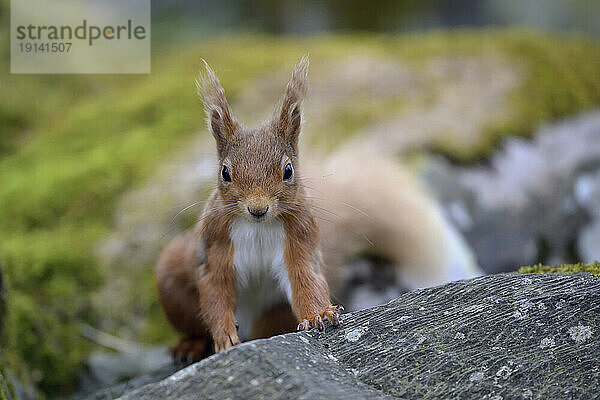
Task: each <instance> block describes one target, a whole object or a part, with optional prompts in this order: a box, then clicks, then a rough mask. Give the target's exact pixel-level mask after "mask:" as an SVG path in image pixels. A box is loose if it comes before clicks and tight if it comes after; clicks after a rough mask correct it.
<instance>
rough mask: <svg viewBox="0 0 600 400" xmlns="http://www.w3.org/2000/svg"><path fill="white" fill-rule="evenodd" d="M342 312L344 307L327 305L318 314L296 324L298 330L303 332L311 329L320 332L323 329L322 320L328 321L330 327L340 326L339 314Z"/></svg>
mask: <svg viewBox="0 0 600 400" xmlns="http://www.w3.org/2000/svg"><path fill="white" fill-rule="evenodd" d="M342 311H344V307H342V306H339V305H336V306H334V305H329V306H327V307H326V308H325V310H323V311H322V312H321V313H320V314H315V315H313V316H312V317H311V318H310V319H304V320H302V322H300V323H299V324H298V330H299V331H304V330H308V329H312V328H317V329H318V330H320V331H322V330H323V329H325V324H324V323H323V320H328V321H329V322H330V323H331V325H333V326H338V325H339V324H340V314H341V313H342Z"/></svg>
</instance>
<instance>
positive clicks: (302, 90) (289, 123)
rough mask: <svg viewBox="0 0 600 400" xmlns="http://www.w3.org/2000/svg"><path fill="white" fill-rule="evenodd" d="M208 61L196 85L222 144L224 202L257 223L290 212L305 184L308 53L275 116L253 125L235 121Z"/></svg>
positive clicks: (219, 150) (220, 176) (220, 188)
mask: <svg viewBox="0 0 600 400" xmlns="http://www.w3.org/2000/svg"><path fill="white" fill-rule="evenodd" d="M204 64H205V73H203V74H201V76H200V79H198V80H197V81H196V84H197V87H198V93H199V95H200V97H201V98H202V100H203V102H204V108H205V111H206V115H207V121H208V128H209V129H210V131H211V132H212V134H213V136H214V138H215V140H216V144H217V153H218V156H219V169H218V177H217V182H218V186H217V190H218V191H219V194H220V196H221V199H222V200H223V201H224V202H225V203H226V204H227V205H226V206H225V207H228V212H230V213H232V214H235V215H241V216H244V217H245V218H246V219H248V220H249V221H253V222H262V221H268V220H271V219H273V218H277V217H278V216H279V215H281V214H282V213H286V212H291V211H292V210H294V208H295V204H296V201H297V195H298V191H299V189H300V186H301V180H300V177H299V176H298V175H297V158H298V137H299V135H300V125H301V121H302V117H301V114H302V112H301V105H302V100H303V99H304V96H305V94H306V88H307V83H306V80H307V73H308V58H307V57H303V58H302V60H301V61H300V62H299V63H298V64H297V65H296V67H295V68H294V72H293V73H292V78H291V79H290V81H289V82H288V84H287V87H286V90H285V94H284V97H283V100H282V102H281V105H280V106H279V107H278V108H277V109H276V111H275V113H274V115H273V117H272V118H271V120H269V121H267V122H266V123H264V124H262V125H261V126H259V127H257V128H253V129H246V128H244V127H243V126H242V125H241V124H240V123H238V122H237V121H236V119H235V117H234V116H233V114H232V113H231V109H230V107H229V104H228V103H227V99H226V98H225V91H224V90H223V88H222V87H221V84H220V83H219V80H218V78H217V76H216V75H215V73H214V72H213V70H212V69H211V68H210V67H209V66H208V64H207V63H206V62H204Z"/></svg>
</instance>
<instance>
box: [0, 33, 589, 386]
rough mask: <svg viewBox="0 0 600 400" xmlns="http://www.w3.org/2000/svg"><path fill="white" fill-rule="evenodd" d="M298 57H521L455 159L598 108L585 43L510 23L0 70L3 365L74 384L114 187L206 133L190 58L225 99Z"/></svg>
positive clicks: (153, 305)
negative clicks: (130, 65)
mask: <svg viewBox="0 0 600 400" xmlns="http://www.w3.org/2000/svg"><path fill="white" fill-rule="evenodd" d="M6 26H7V25H6ZM0 46H2V45H1V44H0ZM307 52H310V54H311V57H312V59H313V61H314V62H319V61H328V60H339V59H342V58H345V57H348V56H351V55H353V54H357V55H364V54H368V55H373V56H384V57H388V58H389V57H392V58H396V59H397V60H399V61H404V62H408V63H410V64H413V65H415V66H419V65H420V63H422V62H423V60H426V59H427V58H428V57H431V56H436V55H443V54H465V55H478V54H487V52H492V53H501V54H503V55H504V56H505V57H508V58H509V59H510V60H512V61H515V62H517V63H518V64H519V65H522V66H523V69H524V77H525V80H524V81H523V84H522V85H521V86H519V88H517V89H516V90H515V92H514V93H513V94H512V99H511V104H512V106H511V111H510V113H509V115H507V116H504V117H503V119H502V120H499V121H495V122H494V123H492V124H490V126H489V127H487V128H486V131H485V133H484V135H483V136H482V139H481V141H480V142H478V143H476V145H475V146H472V145H471V144H469V145H467V144H465V143H460V142H448V143H444V144H443V145H441V146H439V149H440V151H442V152H444V153H446V154H452V155H453V157H455V158H458V159H461V160H471V159H476V158H478V157H481V156H483V155H486V154H489V152H490V151H491V149H493V148H494V146H495V145H496V143H497V140H498V138H499V137H501V136H503V135H507V134H519V135H528V134H530V133H531V132H532V131H533V130H534V129H535V128H536V127H537V126H539V124H540V123H542V122H544V121H550V120H553V119H555V118H558V117H561V116H564V115H568V114H571V113H575V112H578V111H580V110H584V109H587V108H589V107H592V106H594V105H597V104H600V76H599V75H600V74H598V70H597V66H598V65H599V62H600V51H599V46H598V44H597V43H594V42H592V41H589V40H587V39H584V38H579V37H568V38H559V37H548V36H542V35H536V34H531V33H526V32H514V31H510V32H487V31H475V32H453V33H444V32H436V33H431V34H426V35H411V36H401V37H392V36H378V35H368V36H365V35H340V36H316V37H307V38H295V37H284V38H274V37H270V36H254V35H239V36H228V37H222V38H216V39H214V38H211V39H207V40H205V41H202V42H200V43H198V44H196V45H194V46H191V47H186V48H183V49H180V48H175V49H163V48H155V49H154V54H153V65H152V71H153V73H152V74H150V75H140V76H132V75H123V76H121V75H104V76H85V75H65V76H52V77H47V76H32V75H26V76H25V75H8V74H7V73H6V74H4V73H5V72H6V70H2V72H3V79H2V80H0V87H1V90H2V92H3V93H10V94H11V95H10V96H2V97H1V98H0V129H2V131H1V132H0V182H2V184H1V185H0V204H2V207H0V264H1V265H2V268H3V270H4V272H5V274H6V279H7V284H8V288H9V291H10V292H9V302H8V305H7V318H6V321H7V327H6V334H7V338H6V340H7V343H8V345H7V346H6V349H7V352H8V353H10V354H7V358H8V359H10V360H13V361H11V365H14V366H15V368H20V366H21V365H24V366H25V367H26V368H24V369H27V370H28V371H29V372H31V375H32V376H34V377H35V378H36V379H39V382H38V383H39V387H40V388H41V389H42V390H43V391H44V392H45V393H47V394H48V395H51V396H52V395H57V394H62V393H65V392H68V391H69V390H70V389H71V388H73V387H74V384H75V382H76V379H77V375H78V373H79V372H80V371H81V366H82V364H83V362H84V360H85V358H86V356H87V354H88V352H89V348H90V347H89V344H88V343H87V342H86V341H85V339H83V338H82V337H81V335H80V333H79V323H80V322H85V323H90V324H94V322H95V321H97V319H98V315H96V311H95V310H94V309H92V307H91V300H90V297H91V296H90V294H91V293H92V292H93V291H94V290H96V289H97V288H99V287H101V286H102V285H103V283H104V282H106V280H108V279H118V278H119V277H115V276H106V273H105V271H103V270H102V268H101V266H100V265H99V264H98V261H97V258H96V257H95V246H96V244H97V243H98V242H99V241H100V240H101V239H102V238H104V237H105V236H106V235H107V234H108V232H109V230H110V227H111V223H112V218H113V212H114V209H115V205H116V203H117V201H118V199H119V198H120V196H121V195H122V194H123V192H124V191H126V190H128V189H129V188H131V187H132V186H135V185H137V184H139V183H141V182H143V181H144V179H146V178H148V177H149V176H151V175H152V173H153V172H155V171H156V169H157V168H160V165H161V162H162V161H163V160H166V159H168V158H169V157H170V156H171V155H173V154H175V153H177V152H178V151H180V150H182V149H183V148H185V146H186V145H187V144H188V143H189V140H190V139H191V138H192V137H193V135H196V134H197V132H198V131H200V130H203V129H204V128H203V126H204V116H203V112H202V110H201V104H200V102H199V100H198V99H197V98H196V95H195V89H194V86H193V78H194V77H195V76H196V73H197V70H198V68H199V66H200V58H201V57H203V58H205V59H207V60H209V61H210V63H211V65H212V66H213V67H214V68H215V69H216V70H217V72H218V73H219V76H220V78H221V81H222V83H223V86H224V87H225V88H226V89H227V95H228V97H229V99H230V100H231V101H232V102H233V103H235V102H236V100H237V99H238V98H239V93H240V92H241V91H243V90H244V89H245V88H246V87H247V86H248V85H249V84H250V83H251V82H252V81H253V79H255V78H256V77H257V76H259V75H261V76H264V74H268V73H271V72H277V71H280V70H281V69H282V68H284V67H286V68H289V67H290V66H291V65H293V64H294V62H296V61H297V60H298V58H299V57H300V56H301V55H302V54H305V53H307ZM0 53H1V54H2V57H3V58H4V60H3V61H5V62H3V63H0V68H7V65H9V63H8V62H7V60H8V58H7V57H8V56H7V47H0ZM404 100H405V99H403V98H397V99H391V100H385V101H377V100H372V101H369V100H366V99H354V101H349V102H347V103H345V105H344V107H345V108H340V109H339V110H334V112H332V113H331V120H330V121H328V124H327V125H328V127H327V132H325V131H322V132H315V135H314V143H315V144H317V145H319V146H321V145H322V146H324V147H327V148H332V147H335V146H337V145H339V144H340V143H342V142H343V141H344V140H346V139H347V138H349V137H351V136H353V135H356V134H358V133H360V132H361V130H362V129H363V128H364V127H365V126H367V125H369V124H371V123H374V122H377V121H379V120H381V119H382V118H383V117H384V116H385V115H386V113H387V114H389V113H396V114H398V113H399V112H402V111H403V107H404V105H405V102H404ZM265 107H270V105H268V106H265ZM492 111H493V110H492ZM492 111H491V112H492ZM139 282H140V288H139V291H138V290H136V291H135V293H136V295H137V294H139V293H141V295H140V296H139V298H140V304H142V305H143V307H142V309H141V311H140V313H141V314H143V315H145V316H146V323H145V324H144V326H143V327H142V333H141V337H142V338H144V339H147V340H151V341H161V340H165V338H167V337H169V335H171V334H172V331H171V330H170V328H168V324H167V323H166V322H165V320H164V316H163V315H162V312H161V310H160V307H159V305H158V302H157V298H156V293H155V288H154V285H153V280H152V268H151V266H150V265H148V266H147V268H146V269H144V272H143V273H142V276H140V279H139ZM124 295H125V296H126V295H128V294H127V293H126V294H124Z"/></svg>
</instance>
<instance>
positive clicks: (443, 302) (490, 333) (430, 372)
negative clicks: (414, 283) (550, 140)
mask: <svg viewBox="0 0 600 400" xmlns="http://www.w3.org/2000/svg"><path fill="white" fill-rule="evenodd" d="M599 308H600V278H598V277H593V276H591V275H587V274H577V275H538V274H525V275H518V274H503V275H494V276H486V277H481V278H476V279H473V280H470V281H460V282H454V283H450V284H447V285H444V286H440V287H437V288H430V289H423V290H418V291H415V292H411V293H407V294H404V295H402V296H401V297H399V298H398V299H396V300H393V301H391V302H390V303H388V304H386V305H383V306H378V307H374V308H371V309H366V310H362V311H358V312H355V313H352V314H346V315H344V316H343V318H342V324H341V326H340V327H339V328H338V329H335V328H331V327H328V328H327V329H326V331H325V332H312V331H311V332H302V333H294V334H288V335H283V336H278V337H274V338H271V339H266V340H258V341H254V342H249V343H245V344H243V345H241V346H237V347H234V348H232V349H230V350H228V351H225V352H223V353H220V354H217V355H215V356H213V357H210V358H208V359H205V360H203V361H201V362H200V363H197V364H194V365H191V366H189V367H187V368H185V369H183V370H181V371H179V372H177V373H175V374H174V375H172V376H170V377H168V378H167V379H164V380H162V381H160V382H156V383H152V384H148V385H145V386H143V387H141V388H139V389H137V390H135V391H133V392H130V393H129V394H127V395H125V396H124V397H122V398H123V399H164V398H173V399H175V398H177V399H319V398H327V399H345V400H347V399H374V398H378V399H379V398H381V399H387V398H406V399H422V398H424V399H428V398H429V399H433V398H464V399H470V398H478V399H549V398H552V399H561V398H565V399H567V398H568V399H584V398H590V396H593V395H596V394H597V393H600V363H599V361H600V340H599V336H598V335H599V333H600V309H599Z"/></svg>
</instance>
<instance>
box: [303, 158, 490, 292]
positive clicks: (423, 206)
mask: <svg viewBox="0 0 600 400" xmlns="http://www.w3.org/2000/svg"><path fill="white" fill-rule="evenodd" d="M307 166H308V169H307V170H306V171H305V176H306V177H307V178H306V186H307V188H308V192H309V196H310V197H311V198H312V200H313V203H314V205H315V214H316V215H317V217H318V218H319V221H320V227H321V237H322V245H323V255H324V259H325V265H326V266H327V271H326V272H327V275H328V279H329V282H330V285H331V286H332V288H333V290H334V293H335V291H336V289H339V286H340V285H343V284H344V282H345V279H346V278H348V274H349V272H348V271H345V270H344V268H342V265H343V264H344V262H346V261H348V260H349V259H351V258H353V257H356V256H359V255H361V254H365V253H366V254H374V255H377V256H379V257H383V258H385V259H387V260H389V261H390V262H392V263H393V264H394V265H396V266H397V267H398V278H399V280H400V282H399V283H400V284H401V285H403V286H404V287H407V288H410V289H414V288H419V287H427V286H433V285H438V284H442V283H445V282H448V281H452V280H458V279H466V278H471V277H475V276H478V275H481V270H480V269H479V267H478V266H477V264H476V262H475V259H474V257H473V254H472V252H471V251H470V249H469V247H468V246H467V244H466V243H465V241H464V239H463V237H462V236H461V235H460V233H459V232H458V231H456V230H455V229H454V228H453V227H452V226H451V225H450V224H449V223H448V222H447V221H446V220H445V218H444V217H443V215H442V213H441V210H440V208H439V206H438V205H437V204H436V203H435V202H434V201H433V200H432V199H431V198H430V197H429V196H427V195H426V194H425V192H424V191H423V190H422V189H421V187H420V186H419V184H418V182H417V181H416V179H415V178H414V177H413V176H411V175H410V174H409V173H407V172H406V171H404V170H402V168H401V167H400V166H399V165H398V163H397V162H394V161H393V160H391V159H389V158H387V157H384V156H382V155H381V154H380V153H378V152H376V151H375V150H373V149H370V148H368V147H357V146H354V147H352V148H345V149H342V150H341V151H339V152H337V153H335V154H333V155H332V156H331V157H329V159H328V160H327V161H326V163H325V164H320V165H316V164H309V165H307Z"/></svg>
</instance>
